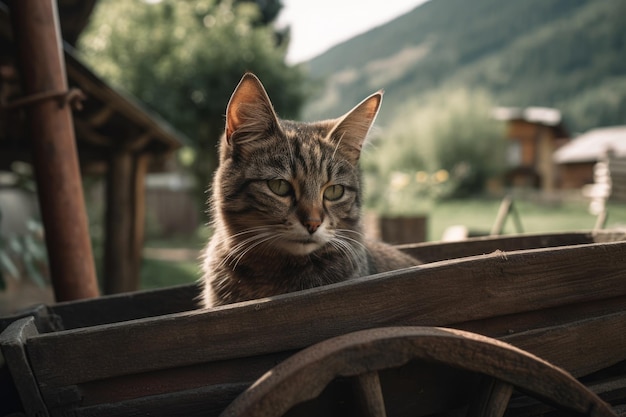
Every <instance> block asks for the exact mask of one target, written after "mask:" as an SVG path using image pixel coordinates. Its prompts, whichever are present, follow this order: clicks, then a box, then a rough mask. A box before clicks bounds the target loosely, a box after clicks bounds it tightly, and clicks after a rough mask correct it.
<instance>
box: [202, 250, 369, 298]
mask: <svg viewBox="0 0 626 417" xmlns="http://www.w3.org/2000/svg"><path fill="white" fill-rule="evenodd" d="M226 250H228V249H226V248H220V247H214V248H208V250H207V257H206V259H205V262H206V263H207V265H206V266H205V269H206V270H211V271H212V274H213V277H212V281H211V287H210V290H209V288H208V287H205V292H206V293H205V295H204V297H205V298H207V299H210V300H211V302H210V304H211V305H219V304H228V303H232V302H237V301H242V300H252V299H257V298H265V297H270V296H273V295H277V294H284V293H288V292H293V291H299V290H304V289H309V288H314V287H319V286H321V285H327V284H332V283H336V282H341V281H344V280H347V279H351V278H355V277H359V276H364V275H367V274H369V273H370V261H369V259H368V255H367V251H366V250H365V249H364V248H361V247H357V248H355V249H354V251H353V253H352V254H351V261H350V262H346V258H345V254H343V253H341V252H336V251H334V250H332V248H329V249H324V248H323V249H320V250H318V251H316V252H314V253H312V254H309V255H303V256H293V255H284V254H274V256H270V255H268V254H265V253H263V252H258V253H252V254H248V255H247V256H245V257H244V258H243V259H237V260H232V261H230V263H225V262H224V257H223V256H211V255H210V254H211V253H213V254H216V255H219V254H221V253H224V251H226Z"/></svg>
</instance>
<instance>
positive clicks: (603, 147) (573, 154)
mask: <svg viewBox="0 0 626 417" xmlns="http://www.w3.org/2000/svg"><path fill="white" fill-rule="evenodd" d="M554 161H555V163H556V164H558V167H559V177H560V179H561V187H562V188H564V189H576V188H582V187H583V186H585V185H588V184H591V183H593V182H595V179H594V166H595V164H596V163H598V162H605V161H606V162H608V163H609V165H611V167H609V174H610V175H611V177H612V178H611V179H612V183H613V184H614V186H615V187H616V189H615V196H616V198H617V199H618V200H619V201H626V126H612V127H603V128H598V129H592V130H590V131H588V132H585V133H583V134H582V135H580V136H578V137H576V138H574V139H573V140H572V141H571V142H569V143H568V144H567V145H565V146H563V147H562V148H560V149H559V150H558V151H557V152H555V154H554Z"/></svg>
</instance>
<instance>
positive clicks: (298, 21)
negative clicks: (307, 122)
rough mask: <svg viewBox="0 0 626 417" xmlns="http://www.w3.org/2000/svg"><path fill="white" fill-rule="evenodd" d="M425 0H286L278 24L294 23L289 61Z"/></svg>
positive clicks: (313, 53)
mask: <svg viewBox="0 0 626 417" xmlns="http://www.w3.org/2000/svg"><path fill="white" fill-rule="evenodd" d="M425 1H426V0H383V1H381V0H360V1H359V0H315V1H311V0H283V9H282V11H281V14H280V16H279V17H278V24H279V25H283V26H284V25H289V26H291V44H290V46H289V51H288V53H287V60H288V61H289V62H291V63H298V62H302V61H306V60H308V59H310V58H313V57H315V56H317V55H319V54H321V53H322V52H324V51H326V50H327V49H329V48H330V47H332V46H334V45H336V44H337V43H340V42H342V41H345V40H347V39H350V38H352V37H354V36H355V35H358V34H360V33H363V32H366V31H368V30H369V29H372V28H374V27H376V26H379V25H381V24H383V23H385V22H388V21H390V20H392V19H394V18H396V17H398V16H400V15H403V14H404V13H406V12H408V11H410V10H413V9H414V8H415V7H417V6H418V5H420V4H422V3H424V2H425Z"/></svg>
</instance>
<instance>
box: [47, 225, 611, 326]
mask: <svg viewBox="0 0 626 417" xmlns="http://www.w3.org/2000/svg"><path fill="white" fill-rule="evenodd" d="M604 236H608V234H607V233H606V232H600V233H599V234H598V235H597V236H594V235H592V233H591V232H577V233H557V234H547V235H545V234H543V235H521V236H519V235H515V236H505V237H498V238H493V237H484V238H476V239H468V240H467V241H464V242H462V243H459V242H453V243H450V242H434V243H433V242H431V243H425V244H418V245H415V244H412V245H401V246H398V247H399V248H401V249H402V250H405V251H407V252H408V253H410V254H413V255H415V256H417V257H422V256H424V259H426V260H428V261H429V262H435V261H442V260H447V259H449V258H450V256H452V257H455V258H459V257H466V256H473V255H482V254H485V253H491V252H494V251H496V250H506V251H511V250H521V249H534V248H538V247H552V246H565V245H572V244H583V243H593V242H594V241H595V240H598V241H614V240H619V239H618V238H619V237H621V235H619V236H618V237H617V238H616V237H612V238H610V239H609V237H604ZM198 291H199V290H198V287H197V286H196V285H195V284H191V285H185V286H178V287H171V288H165V289H160V290H154V291H141V292H136V293H135V292H133V293H123V294H115V295H108V296H103V297H99V298H96V299H91V300H88V301H82V300H81V301H76V302H66V303H59V304H56V305H54V306H52V309H53V310H54V312H55V314H57V315H58V316H60V317H61V319H62V321H63V323H64V326H65V328H66V329H72V328H77V327H87V326H94V325H100V324H108V323H114V322H118V321H127V320H134V319H138V318H146V317H149V316H151V315H152V316H160V315H164V314H171V313H177V312H182V311H187V310H192V309H195V308H197V303H195V302H194V301H193V300H194V299H195V298H197V297H198V296H199V293H198ZM153 298H154V299H153Z"/></svg>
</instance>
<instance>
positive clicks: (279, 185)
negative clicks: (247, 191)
mask: <svg viewBox="0 0 626 417" xmlns="http://www.w3.org/2000/svg"><path fill="white" fill-rule="evenodd" d="M267 186H268V187H269V189H270V190H271V191H272V192H273V193H274V194H276V195H279V196H281V197H285V196H287V195H289V193H291V184H289V182H287V181H285V180H281V179H275V180H268V181H267Z"/></svg>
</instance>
